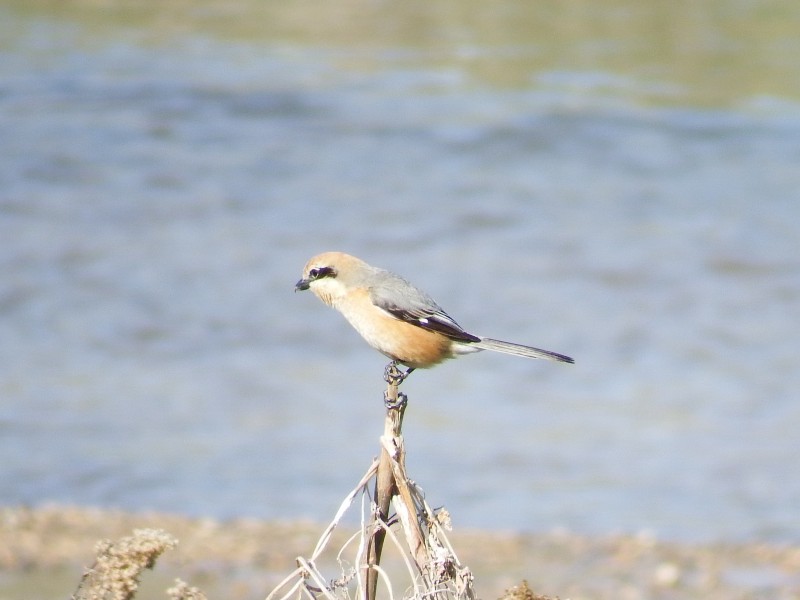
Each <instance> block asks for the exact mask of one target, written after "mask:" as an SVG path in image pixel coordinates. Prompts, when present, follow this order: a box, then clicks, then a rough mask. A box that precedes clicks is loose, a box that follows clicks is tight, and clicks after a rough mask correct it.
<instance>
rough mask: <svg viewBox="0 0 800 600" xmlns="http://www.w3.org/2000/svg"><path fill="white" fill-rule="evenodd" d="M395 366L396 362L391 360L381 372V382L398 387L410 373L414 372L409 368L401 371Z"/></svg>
mask: <svg viewBox="0 0 800 600" xmlns="http://www.w3.org/2000/svg"><path fill="white" fill-rule="evenodd" d="M397 364H398V363H397V361H396V360H393V361H392V362H390V363H389V364H388V365H386V368H385V369H384V370H383V380H384V381H385V382H386V383H388V384H390V385H400V384H401V383H403V382H404V381H405V379H406V377H408V376H409V375H411V372H412V371H413V370H414V368H413V367H409V368H408V369H406V370H405V371H403V370H402V369H400V368H399V367H398V366H397Z"/></svg>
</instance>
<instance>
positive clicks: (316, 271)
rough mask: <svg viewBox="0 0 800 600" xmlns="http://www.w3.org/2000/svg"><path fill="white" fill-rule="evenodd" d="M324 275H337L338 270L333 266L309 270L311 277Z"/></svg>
mask: <svg viewBox="0 0 800 600" xmlns="http://www.w3.org/2000/svg"><path fill="white" fill-rule="evenodd" d="M323 277H336V271H334V270H333V269H332V268H331V267H319V268H316V267H315V268H313V269H311V270H310V271H309V272H308V278H309V279H322V278H323Z"/></svg>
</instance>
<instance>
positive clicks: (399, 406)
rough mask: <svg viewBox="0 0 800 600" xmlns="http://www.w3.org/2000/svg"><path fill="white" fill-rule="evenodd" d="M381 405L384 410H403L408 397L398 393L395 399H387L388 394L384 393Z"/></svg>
mask: <svg viewBox="0 0 800 600" xmlns="http://www.w3.org/2000/svg"><path fill="white" fill-rule="evenodd" d="M383 404H384V406H385V407H386V410H404V409H405V407H406V405H407V404H408V396H406V395H405V394H404V393H403V392H398V394H397V398H391V397H389V392H384V393H383Z"/></svg>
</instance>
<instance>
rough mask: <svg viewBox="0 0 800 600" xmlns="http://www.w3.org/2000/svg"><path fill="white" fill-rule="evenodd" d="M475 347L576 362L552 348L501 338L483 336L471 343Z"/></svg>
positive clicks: (516, 354)
mask: <svg viewBox="0 0 800 600" xmlns="http://www.w3.org/2000/svg"><path fill="white" fill-rule="evenodd" d="M470 346H472V347H474V348H480V349H482V350H494V351H495V352H504V353H505V354H513V355H515V356H522V357H525V358H544V359H547V360H557V361H558V362H565V363H574V362H575V361H574V360H573V359H572V358H570V357H569V356H565V355H564V354H559V353H558V352H550V350H542V349H540V348H532V347H531V346H523V345H522V344H512V343H511V342H502V341H500V340H493V339H492V338H487V337H482V338H481V341H480V342H474V343H472V344H470Z"/></svg>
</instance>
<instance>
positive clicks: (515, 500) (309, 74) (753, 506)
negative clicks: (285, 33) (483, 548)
mask: <svg viewBox="0 0 800 600" xmlns="http://www.w3.org/2000/svg"><path fill="white" fill-rule="evenodd" d="M512 4H513V3H512ZM20 6H22V5H20ZM200 6H206V5H205V4H202V3H201V4H200ZM209 6H211V7H215V6H217V5H215V4H213V3H212V4H210V5H209ZM437 6H438V5H437ZM786 6H787V7H788V6H789V5H788V4H787V5H786ZM71 9H72V10H74V11H75V14H74V15H73V14H70V12H69V11H70V10H71ZM63 10H64V11H65V12H66V13H67V14H66V16H68V17H69V18H65V14H60V15H57V17H56V18H51V16H50V15H48V14H47V13H46V12H44V11H42V12H37V11H35V10H34V11H32V12H31V13H29V12H28V11H27V10H23V9H21V8H14V7H8V6H6V7H5V8H0V23H2V25H0V27H2V33H3V36H2V39H3V40H4V41H3V42H2V53H3V60H2V61H0V153H2V160H0V394H1V395H2V403H0V457H2V467H0V502H2V503H4V504H15V503H31V504H39V503H43V502H50V501H56V502H75V503H83V504H94V505H103V506H121V507H126V508H134V509H148V508H154V509H162V510H170V511H177V512H182V513H189V514H204V515H205V514H207V515H215V516H220V517H228V516H243V515H254V516H260V517H267V518H294V517H300V516H303V517H311V518H314V519H319V520H324V519H326V518H328V517H330V516H332V514H333V512H334V510H335V508H336V507H337V506H338V503H339V501H340V499H341V498H342V497H344V495H345V494H346V493H347V492H348V491H349V490H350V488H351V487H352V485H354V484H355V483H356V482H357V481H358V479H359V478H360V476H361V474H362V472H363V470H364V469H366V467H367V465H368V463H369V461H370V459H371V457H372V456H373V455H374V454H375V453H376V452H377V449H378V442H377V438H378V436H379V434H380V433H381V431H382V414H383V407H382V402H381V394H382V388H383V383H382V379H381V375H382V368H383V364H384V362H385V361H384V359H383V358H382V357H381V356H380V355H378V354H376V353H374V352H373V351H371V350H370V349H369V348H367V347H366V346H365V345H364V344H363V343H362V342H361V341H360V340H359V339H358V338H357V336H356V334H355V333H353V332H351V331H350V330H349V328H348V326H347V325H346V324H345V323H344V322H343V320H342V319H341V318H340V317H338V315H336V314H335V313H333V312H332V311H330V310H328V309H327V308H325V307H324V306H323V305H321V304H320V303H318V302H317V301H316V300H315V299H314V298H313V297H311V296H310V295H299V294H293V293H292V289H293V284H294V282H295V281H296V280H297V279H298V277H299V276H300V270H301V268H302V265H303V264H304V262H305V260H306V259H307V258H308V257H309V256H311V255H312V254H315V253H317V252H320V251H324V250H330V249H341V250H346V251H349V252H352V253H355V254H358V255H361V256H363V257H364V258H366V259H367V260H369V261H370V262H373V263H374V264H378V265H381V266H385V267H388V268H391V269H393V270H395V271H397V272H399V273H401V274H404V275H406V276H407V277H409V278H411V279H413V280H414V281H415V283H417V284H418V285H420V286H421V287H423V288H425V289H427V290H428V291H430V292H431V294H432V295H433V296H434V297H435V298H436V299H437V300H438V301H439V303H440V304H442V305H443V306H444V307H445V308H446V309H447V310H448V312H450V314H452V315H453V316H454V317H455V318H456V319H457V320H458V321H459V322H460V323H461V324H462V325H464V326H465V327H467V329H469V330H472V331H475V332H477V333H480V334H484V335H492V336H495V337H499V338H503V339H511V340H514V341H519V342H523V343H531V344H534V345H538V346H541V347H545V348H550V349H553V350H557V351H560V352H565V353H567V354H570V355H572V356H574V357H575V358H576V360H577V364H576V365H575V366H563V365H553V364H540V363H532V362H528V361H522V360H518V359H513V358H509V357H503V356H494V355H490V354H487V353H483V354H481V355H478V356H470V357H466V358H464V359H462V360H459V361H458V362H452V363H449V364H446V365H444V366H442V367H440V368H438V369H436V370H433V371H429V372H419V373H415V374H414V376H413V377H412V378H410V379H409V380H408V382H407V383H406V384H404V387H405V388H406V389H405V391H406V392H407V393H408V394H409V396H410V399H411V406H410V409H409V411H408V414H407V418H406V426H405V430H406V438H407V444H408V449H409V457H408V462H409V469H410V472H411V475H412V477H414V478H415V479H416V480H417V481H418V482H419V483H420V484H421V485H422V486H423V487H424V488H425V489H426V490H427V492H428V495H429V500H430V501H431V503H432V504H434V505H439V504H446V505H447V506H448V508H449V509H450V510H451V512H452V513H453V516H454V520H455V524H456V525H457V526H471V527H490V528H513V529H522V530H533V531H540V530H549V529H551V528H554V527H566V528H569V529H573V530H576V531H580V532H586V533H606V532H614V531H627V532H632V531H638V530H641V529H648V530H653V531H655V532H656V533H658V534H659V535H662V536H664V537H668V538H677V539H771V540H791V541H795V542H797V541H798V540H800V514H798V510H797V507H798V506H800V478H798V477H797V476H796V475H797V465H796V459H797V456H798V452H800V404H799V403H798V401H797V400H798V395H797V389H799V388H800V376H798V355H799V353H798V350H800V348H798V342H797V340H798V338H799V337H800V318H798V317H800V314H799V313H798V300H800V252H798V251H799V250H800V246H798V241H797V238H798V223H800V202H799V201H798V200H800V199H799V198H798V191H797V190H798V189H800V169H798V164H800V105H798V99H799V98H800V95H797V96H795V95H793V90H787V89H785V88H780V86H778V87H770V83H771V82H774V81H777V80H778V79H780V78H775V79H772V80H768V81H762V83H761V87H759V84H758V82H756V83H755V84H752V85H753V88H752V89H751V88H750V87H748V85H746V84H745V83H742V84H741V87H739V88H737V89H736V90H735V92H734V91H731V93H730V94H729V95H727V96H725V97H724V99H718V98H714V97H713V95H712V94H710V93H707V94H701V95H700V96H701V97H695V96H694V95H693V91H692V90H693V89H694V88H693V87H692V85H691V81H689V83H687V82H683V83H681V84H680V85H677V84H676V81H675V80H672V79H670V78H668V77H666V76H664V74H663V73H661V72H659V73H658V74H657V75H658V76H657V77H655V78H653V79H654V80H655V83H654V81H652V80H651V81H649V82H647V83H642V81H643V80H642V78H640V77H639V76H638V75H637V73H636V69H634V70H633V75H630V73H628V74H627V75H626V74H625V71H626V70H625V69H623V68H620V69H618V70H615V69H613V68H609V69H608V70H607V71H606V70H603V69H602V68H600V66H593V67H592V68H591V69H589V68H587V67H586V65H578V66H576V68H575V69H569V68H567V67H566V66H565V65H564V64H563V63H559V64H557V65H556V64H551V63H548V64H546V65H541V64H538V63H537V60H544V59H543V58H542V57H541V56H540V54H538V53H537V52H536V50H535V48H534V49H531V48H526V47H524V46H513V45H512V46H508V47H506V48H505V49H504V52H505V53H504V54H503V53H501V54H502V55H503V56H504V57H506V58H507V57H508V56H512V57H514V59H513V61H512V62H514V64H515V69H517V70H518V71H520V72H522V71H524V67H523V66H522V65H519V64H516V63H517V62H519V61H520V60H521V59H519V54H515V53H514V52H513V51H514V50H515V48H516V49H517V50H520V48H521V49H522V51H521V53H522V55H523V57H524V56H526V53H529V54H530V56H529V57H528V58H529V61H528V62H527V63H525V61H524V60H523V61H522V62H523V63H525V64H527V65H528V67H527V68H528V69H529V75H528V76H527V82H522V83H521V82H520V81H519V79H520V76H519V75H518V74H517V75H515V76H514V77H510V76H509V77H508V78H507V79H509V80H511V82H510V83H509V81H503V82H497V81H492V80H491V78H488V79H489V80H488V81H481V78H480V77H477V76H476V74H475V72H473V71H471V70H470V69H469V68H467V67H465V66H464V64H463V63H462V62H461V61H463V60H464V58H463V56H464V53H466V55H468V56H470V57H473V58H474V60H472V59H470V60H467V62H470V64H471V65H472V66H473V67H474V66H475V65H476V64H479V65H481V69H483V68H486V67H487V66H490V65H491V64H492V56H493V53H494V52H497V51H498V49H497V48H496V47H493V46H491V44H490V45H489V46H483V45H481V43H479V41H480V40H478V41H476V40H475V39H473V38H470V37H469V36H467V39H468V40H469V41H464V40H460V38H459V39H456V40H455V41H454V42H453V44H454V46H453V47H455V48H460V49H461V50H460V54H459V52H456V51H453V52H454V54H455V55H457V57H460V58H458V60H455V61H453V62H450V63H447V64H441V62H440V61H441V56H438V55H436V53H430V48H428V47H426V46H425V45H424V44H422V45H419V44H416V43H409V46H408V47H404V46H403V44H402V41H401V40H397V41H395V40H392V43H391V44H388V45H387V46H386V47H383V48H377V49H376V48H374V47H372V46H371V45H370V44H367V45H366V46H365V47H361V46H359V44H358V43H357V42H354V43H353V45H352V47H349V46H347V45H346V44H343V45H337V44H333V43H331V42H330V41H329V40H323V41H320V42H318V43H313V42H312V41H311V40H310V39H301V40H296V39H290V38H286V37H281V36H279V35H278V34H274V35H275V37H274V38H270V37H269V36H266V37H267V39H256V40H253V39H241V37H247V36H240V37H239V38H238V39H237V36H229V35H219V36H217V35H212V34H209V33H208V32H207V31H198V30H193V26H197V27H199V25H197V23H199V22H200V21H202V18H201V16H202V12H200V13H199V14H200V15H201V16H198V15H194V16H193V17H192V18H194V19H195V20H192V18H189V19H188V20H187V22H186V25H185V28H184V29H181V28H179V27H178V28H176V29H169V35H164V34H163V32H162V34H160V35H154V33H153V30H154V28H153V27H152V25H153V24H152V23H150V22H147V23H146V24H143V23H140V22H139V21H137V20H136V19H133V18H132V19H131V23H127V24H120V23H119V22H114V21H113V20H112V22H106V21H104V19H106V18H111V17H107V16H106V15H103V14H102V12H101V11H98V12H97V13H95V12H94V10H93V9H92V8H91V7H89V8H87V7H86V6H84V5H82V4H80V3H77V4H76V5H67V8H66V9H63ZM152 10H155V9H152ZM156 12H157V11H156ZM85 13H86V14H85ZM147 14H149V13H147ZM153 18H154V20H155V21H156V22H159V23H160V21H158V19H156V18H155V17H153ZM97 20H99V22H100V24H99V25H98V22H97ZM445 21H447V22H450V21H449V20H447V19H445ZM287 22H288V23H289V24H292V23H295V21H294V20H291V19H288V18H287V19H286V21H284V22H283V23H284V26H285V27H287V29H291V27H290V26H289V25H286V23H287ZM459 31H460V32H461V33H462V34H465V33H470V32H472V33H475V32H474V31H473V30H471V29H470V28H469V27H468V26H467V25H463V28H462V29H459ZM309 35H310V34H309ZM387 35H390V34H387ZM475 35H477V34H475ZM584 35H585V39H583V41H582V43H584V44H587V45H588V46H591V47H596V46H597V44H596V42H598V40H597V39H594V38H593V37H592V36H593V35H596V32H592V31H587V32H585V34H584ZM456 37H457V36H456ZM478 37H479V36H478ZM712 37H713V36H712ZM723 41H724V40H723ZM548 43H549V42H548V41H544V42H542V44H543V45H544V46H545V47H547V48H549V46H548ZM722 46H724V47H727V46H725V44H722ZM710 47H711V45H710ZM467 50H468V52H467ZM625 50H626V46H625V45H624V44H622V46H621V47H620V48H617V49H616V50H615V51H614V52H609V53H610V54H611V55H614V56H618V55H619V54H624V53H625ZM743 51H744V50H743ZM711 53H712V50H711V49H709V54H711ZM544 55H545V58H547V56H549V53H547V52H545V53H544ZM774 55H775V56H783V54H782V53H781V52H780V51H778V50H775V51H774ZM770 56H772V54H770V55H768V56H764V55H758V57H759V60H758V61H750V62H748V61H747V60H744V61H743V62H742V63H734V64H735V65H736V68H737V69H739V70H738V71H735V72H734V73H730V74H727V75H726V77H730V78H731V79H732V80H734V79H735V80H739V79H742V78H744V79H746V80H747V81H748V82H750V81H751V80H752V79H754V78H755V75H753V74H754V73H755V72H759V73H763V72H764V71H765V70H764V69H763V65H764V64H765V63H769V64H772V63H770V61H769V57H770ZM579 58H580V57H577V58H576V60H577V62H580V61H579V60H578V59H579ZM703 58H705V59H707V60H710V59H708V56H706V55H705V54H703V55H701V56H700V58H698V60H699V61H700V60H702V59H703ZM497 60H498V61H499V62H502V61H503V60H505V59H504V58H500V59H497ZM752 62H755V63H756V64H751V63H752ZM775 62H780V61H777V59H776V61H775ZM645 63H646V61H645ZM642 64H643V63H637V65H638V68H643V67H642ZM504 65H505V66H506V67H508V65H507V64H505V63H504ZM746 65H750V66H749V68H751V69H752V71H747V70H746V68H745V66H746ZM773 66H775V65H774V64H773ZM785 68H786V65H785V64H784V63H783V62H780V64H778V66H777V67H776V69H775V70H776V72H779V73H782V70H783V69H785ZM795 68H796V65H795ZM481 69H478V71H481ZM619 71H622V74H620V72H619ZM515 73H516V71H515ZM796 74H797V73H796ZM748 75H750V76H751V77H749V78H748V77H747V76H748ZM689 79H690V80H691V79H692V78H689ZM794 81H795V83H796V82H797V81H798V79H797V78H795V79H794ZM684 85H686V86H687V87H685V88H684V87H682V86H684ZM676 86H677V87H676ZM710 87H711V88H713V87H714V85H713V83H712V84H711V85H710ZM676 89H679V90H680V91H678V92H676ZM759 90H763V93H761V92H760V91H759ZM719 93H720V94H722V92H719ZM715 103H716V104H715Z"/></svg>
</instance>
